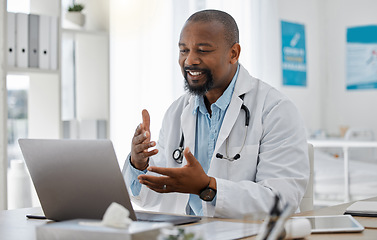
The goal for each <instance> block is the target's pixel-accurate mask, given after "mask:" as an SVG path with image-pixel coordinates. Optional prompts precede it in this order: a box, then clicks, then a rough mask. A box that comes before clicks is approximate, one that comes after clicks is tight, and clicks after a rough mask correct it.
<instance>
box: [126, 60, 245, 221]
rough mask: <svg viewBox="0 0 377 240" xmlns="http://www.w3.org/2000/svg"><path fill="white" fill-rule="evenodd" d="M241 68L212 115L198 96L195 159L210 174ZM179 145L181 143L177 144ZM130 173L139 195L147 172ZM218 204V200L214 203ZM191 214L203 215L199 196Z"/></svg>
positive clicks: (133, 170)
mask: <svg viewBox="0 0 377 240" xmlns="http://www.w3.org/2000/svg"><path fill="white" fill-rule="evenodd" d="M239 69H240V66H239V65H238V67H237V72H236V74H235V75H234V76H233V79H232V81H231V82H230V84H229V86H228V88H227V89H226V90H225V91H224V93H223V94H222V95H221V96H220V98H219V99H217V101H216V102H215V103H213V104H212V105H211V112H212V115H210V114H209V112H208V111H207V108H206V106H205V104H204V98H203V96H196V99H195V105H194V111H193V112H192V114H193V115H196V119H197V122H196V134H195V153H194V156H195V158H196V159H197V160H198V161H199V163H200V164H201V165H202V167H203V170H204V171H205V172H206V173H208V170H209V166H210V163H211V159H212V155H213V154H214V151H215V146H216V141H217V137H218V136H219V132H220V128H221V125H222V122H223V120H224V116H225V113H226V111H227V109H228V106H229V104H230V100H231V98H232V95H233V91H234V86H235V84H236V80H237V77H238V73H239ZM177 144H179V143H177ZM129 168H130V170H131V171H129V173H130V174H128V175H127V176H128V179H127V182H128V183H131V186H130V188H131V191H132V194H133V195H135V196H136V195H138V194H139V193H140V190H141V184H140V183H139V181H138V179H137V177H138V176H139V175H140V174H145V173H146V172H147V170H145V171H140V170H138V169H136V168H134V167H132V166H131V164H129ZM212 204H214V205H215V204H216V198H215V199H214V200H213V201H212ZM189 206H190V214H191V215H199V216H201V215H203V209H202V200H201V199H200V198H199V196H198V195H195V194H190V199H189Z"/></svg>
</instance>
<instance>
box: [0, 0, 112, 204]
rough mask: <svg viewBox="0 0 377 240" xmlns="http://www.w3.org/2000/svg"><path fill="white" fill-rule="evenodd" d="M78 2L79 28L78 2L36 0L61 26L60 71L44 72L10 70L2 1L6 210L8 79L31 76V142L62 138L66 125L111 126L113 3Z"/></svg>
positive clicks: (0, 85) (0, 194)
mask: <svg viewBox="0 0 377 240" xmlns="http://www.w3.org/2000/svg"><path fill="white" fill-rule="evenodd" d="M12 1H14V0H12ZM76 2H77V3H82V4H84V6H85V8H84V10H83V13H84V14H85V16H86V23H85V25H84V27H76V26H75V25H73V24H70V23H69V22H67V20H66V19H65V12H66V10H67V5H68V4H70V3H72V0H30V13H33V14H38V15H47V16H57V17H58V22H59V27H58V68H57V70H41V69H36V68H22V69H21V68H17V67H8V66H7V64H6V63H7V56H6V54H5V49H6V46H7V35H6V32H7V31H6V30H7V1H6V0H0V3H1V6H0V19H1V21H0V22H1V26H0V46H1V51H0V52H1V53H0V63H1V64H0V81H1V82H0V104H1V107H0V124H1V125H0V153H1V155H0V163H1V165H0V209H2V208H5V199H6V172H7V167H8V164H9V163H8V161H9V159H8V157H7V154H6V153H7V132H8V130H7V83H6V81H7V80H6V79H7V77H9V76H10V75H24V76H27V77H28V78H29V87H28V104H27V105H28V108H27V111H28V127H27V129H28V136H27V137H29V138H62V137H63V124H62V123H63V121H67V120H73V121H76V122H80V121H81V120H83V121H86V120H103V121H105V122H108V119H109V34H108V30H109V6H108V5H109V1H107V0H81V1H80V0H77V1H76ZM66 43H69V44H70V46H71V47H69V45H68V48H67V46H66ZM67 109H68V110H67ZM106 128H108V124H106ZM106 132H108V131H106ZM105 137H106V136H105Z"/></svg>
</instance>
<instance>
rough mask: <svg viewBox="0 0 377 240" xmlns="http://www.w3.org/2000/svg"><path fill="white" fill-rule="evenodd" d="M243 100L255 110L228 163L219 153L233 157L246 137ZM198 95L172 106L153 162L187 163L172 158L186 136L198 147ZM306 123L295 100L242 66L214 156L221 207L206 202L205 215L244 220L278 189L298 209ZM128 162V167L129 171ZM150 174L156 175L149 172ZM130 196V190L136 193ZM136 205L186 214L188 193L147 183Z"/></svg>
mask: <svg viewBox="0 0 377 240" xmlns="http://www.w3.org/2000/svg"><path fill="white" fill-rule="evenodd" d="M242 94H245V97H244V104H245V105H246V106H247V107H248V108H249V110H250V125H249V127H248V130H247V139H246V143H245V146H244V148H243V150H242V152H241V153H240V155H241V158H240V159H238V160H236V161H233V162H231V161H228V160H224V159H218V158H216V153H221V154H223V155H224V156H225V155H226V149H225V148H226V139H227V138H229V142H228V156H230V157H233V156H234V155H235V154H236V153H238V151H239V149H240V148H241V146H242V143H243V141H244V136H245V130H246V127H245V112H244V111H243V110H241V105H242V103H243V101H242V100H241V98H240V97H239V96H240V95H242ZM194 99H195V98H194V97H193V96H191V95H189V94H185V95H183V96H181V97H180V98H179V99H177V100H176V101H175V102H174V103H173V104H172V105H171V106H170V107H169V109H168V110H167V112H166V114H165V116H164V120H163V124H162V128H161V131H160V136H159V139H158V142H157V148H158V149H159V153H158V154H157V155H155V156H153V157H151V158H150V162H149V164H150V165H152V166H153V165H156V166H162V167H174V168H177V167H182V166H184V165H185V164H186V160H185V159H184V160H183V163H182V164H178V163H176V162H175V161H174V159H173V158H172V154H173V151H174V150H175V149H177V148H178V146H179V142H180V138H181V134H182V131H183V134H184V139H185V141H184V146H185V147H186V146H188V147H189V148H190V150H191V151H194V149H195V124H196V117H195V116H194V115H193V114H192V112H193V107H194V102H195V101H194ZM307 148H308V147H307V142H306V137H305V129H304V124H303V121H302V119H301V117H300V115H299V113H298V111H297V109H296V107H295V106H294V105H293V103H292V102H291V101H290V100H289V99H288V98H286V97H285V96H283V95H282V94H281V93H280V92H278V91H277V90H276V89H274V88H272V87H271V86H269V85H267V84H266V83H264V82H262V81H260V80H258V79H255V78H253V77H251V76H250V75H249V73H248V72H247V71H246V70H245V68H243V67H242V66H240V71H239V76H238V79H237V82H236V85H235V88H234V93H233V95H232V99H231V102H230V105H229V107H228V110H227V112H226V115H225V117H224V121H223V123H222V126H221V129H220V133H219V136H218V139H217V142H216V146H215V151H214V154H213V156H212V160H211V164H210V167H209V170H208V175H209V176H212V177H215V178H216V183H217V196H216V198H217V199H216V205H215V206H213V204H211V203H209V202H205V201H202V205H203V213H204V215H205V216H215V217H226V218H242V217H244V216H246V215H248V214H252V213H260V212H264V213H266V212H268V211H269V209H270V208H271V206H272V204H273V196H274V192H278V193H279V194H280V197H281V205H283V204H285V203H286V202H289V203H291V204H293V205H294V206H296V207H298V206H299V203H300V201H301V199H302V197H303V195H304V192H305V189H306V186H307V183H308V178H309V160H308V153H307ZM127 168H130V166H129V161H128V160H127V161H126V163H125V166H124V173H125V174H128V173H127V172H128V171H129V169H127ZM147 174H154V173H150V172H148V173H147ZM129 192H130V195H132V194H131V191H129ZM131 199H132V201H133V203H134V204H137V205H139V206H141V207H143V208H145V209H148V210H151V211H159V212H168V213H178V214H185V213H186V206H187V203H188V200H189V194H182V193H168V194H160V193H156V192H154V191H152V190H150V189H148V188H147V187H145V186H142V188H141V191H140V194H139V195H138V196H131Z"/></svg>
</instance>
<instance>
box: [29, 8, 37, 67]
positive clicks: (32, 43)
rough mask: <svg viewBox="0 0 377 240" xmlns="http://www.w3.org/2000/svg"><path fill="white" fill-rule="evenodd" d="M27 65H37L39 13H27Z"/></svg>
mask: <svg viewBox="0 0 377 240" xmlns="http://www.w3.org/2000/svg"><path fill="white" fill-rule="evenodd" d="M29 67H31V68H38V67H39V15H36V14H29Z"/></svg>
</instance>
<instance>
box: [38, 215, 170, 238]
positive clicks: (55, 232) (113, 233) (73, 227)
mask: <svg viewBox="0 0 377 240" xmlns="http://www.w3.org/2000/svg"><path fill="white" fill-rule="evenodd" d="M95 222H98V220H97V221H96V220H88V219H75V220H70V221H62V222H54V223H48V224H45V225H41V226H38V227H37V229H36V234H37V240H58V239H59V240H71V239H91V240H103V239H111V240H118V239H119V240H130V239H132V234H136V233H140V232H146V231H151V230H155V229H159V228H164V227H172V224H171V223H162V222H160V223H154V222H132V223H131V225H130V226H129V227H128V228H127V229H120V228H111V227H105V226H95V224H88V223H95Z"/></svg>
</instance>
